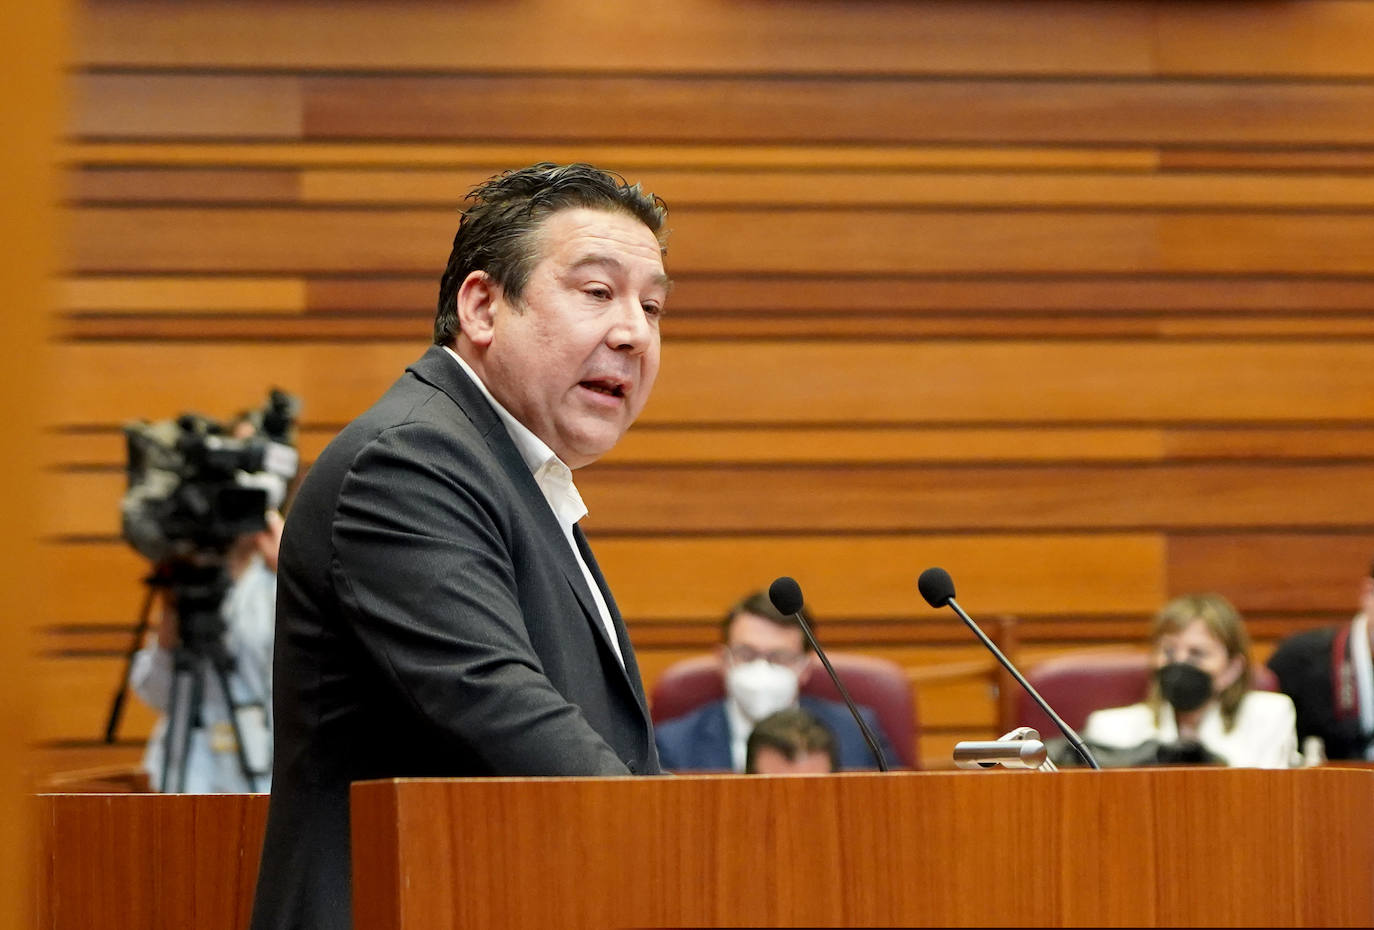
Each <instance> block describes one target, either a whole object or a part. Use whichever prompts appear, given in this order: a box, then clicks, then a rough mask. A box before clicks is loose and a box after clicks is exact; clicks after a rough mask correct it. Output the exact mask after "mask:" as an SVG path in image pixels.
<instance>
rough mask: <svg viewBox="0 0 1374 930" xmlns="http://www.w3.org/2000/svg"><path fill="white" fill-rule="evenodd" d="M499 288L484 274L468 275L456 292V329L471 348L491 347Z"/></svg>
mask: <svg viewBox="0 0 1374 930" xmlns="http://www.w3.org/2000/svg"><path fill="white" fill-rule="evenodd" d="M500 299H501V286H500V285H499V284H497V283H496V279H495V278H493V277H492V276H491V275H489V274H487V273H486V272H485V271H473V272H469V273H468V276H467V277H466V278H464V279H463V283H462V284H461V285H460V286H459V288H458V327H459V330H460V331H461V332H462V334H463V337H464V338H465V339H467V341H468V342H471V343H472V344H474V345H478V346H487V345H490V344H491V338H492V332H493V330H494V329H495V324H496V303H497V301H498V300H500Z"/></svg>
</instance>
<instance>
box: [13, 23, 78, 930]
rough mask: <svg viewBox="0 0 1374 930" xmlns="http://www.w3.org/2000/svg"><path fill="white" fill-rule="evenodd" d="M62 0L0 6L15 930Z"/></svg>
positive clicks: (40, 491)
mask: <svg viewBox="0 0 1374 930" xmlns="http://www.w3.org/2000/svg"><path fill="white" fill-rule="evenodd" d="M70 12H71V9H70V5H69V4H67V3H64V2H60V0H59V2H55V3H44V4H40V5H37V6H33V7H30V6H27V5H23V4H20V5H15V4H6V5H5V6H4V7H3V9H0V80H3V82H4V86H6V87H8V88H10V90H9V91H7V92H6V93H5V94H4V95H3V99H2V100H0V119H3V122H4V125H5V127H6V129H5V145H4V147H3V150H0V176H3V177H4V196H3V197H0V222H3V224H4V228H5V230H6V236H5V249H4V256H3V258H0V299H2V300H3V302H4V315H5V352H6V359H5V365H4V367H3V370H0V396H3V397H4V398H5V406H6V416H5V427H4V433H3V437H2V438H0V512H3V514H4V517H5V534H4V539H3V541H0V565H2V566H3V576H2V577H3V579H4V588H5V605H4V614H3V617H0V653H2V654H3V655H4V657H5V673H4V675H3V676H0V930H26V928H31V927H33V926H34V919H35V917H36V902H37V900H38V896H37V894H35V889H36V888H37V887H38V885H37V882H38V881H39V878H40V876H41V874H42V871H41V869H39V868H38V867H37V864H36V857H35V855H34V850H35V840H36V839H37V838H38V836H39V835H40V833H39V830H38V829H37V825H38V818H37V816H36V812H35V810H34V808H33V803H32V800H31V792H32V791H33V790H34V786H35V783H36V781H37V779H38V778H39V777H40V776H41V775H42V774H43V772H42V769H41V768H40V767H39V766H40V765H41V760H40V759H38V758H37V757H36V755H35V754H34V752H33V748H32V747H33V742H34V739H35V735H36V733H37V727H36V726H35V720H34V718H35V715H36V714H37V713H39V712H41V709H42V701H41V698H40V696H39V694H38V692H37V685H38V683H39V680H40V674H39V668H38V663H37V661H36V660H35V658H34V656H33V650H34V648H35V645H36V641H37V636H36V633H37V629H38V627H39V626H40V625H41V624H42V622H43V619H42V618H43V615H44V613H45V612H46V611H47V610H48V609H49V608H50V606H51V605H52V604H53V603H54V602H55V601H56V600H57V595H56V593H55V592H54V591H53V590H52V588H51V585H50V583H49V576H48V572H49V569H50V568H51V565H50V563H49V562H48V560H47V559H46V557H45V555H46V554H45V553H44V552H43V550H42V549H41V547H40V545H39V539H40V537H41V535H42V533H43V532H44V527H43V521H44V518H45V515H46V512H47V508H48V506H50V504H51V501H52V498H51V496H50V492H51V488H50V487H49V486H48V484H47V482H46V481H45V476H44V474H43V472H42V466H43V464H44V461H45V458H46V454H47V453H46V450H45V449H44V448H43V426H44V425H45V423H46V422H48V419H49V416H50V411H49V409H48V405H47V400H48V397H49V392H48V390H47V386H48V385H49V384H51V383H52V380H53V377H54V374H55V370H54V369H52V368H51V367H50V363H51V357H50V353H49V347H48V340H49V338H50V333H51V327H50V323H51V316H52V314H53V312H54V309H55V308H54V301H53V294H52V292H51V282H52V280H53V278H54V277H55V276H56V275H57V274H58V272H59V269H60V268H61V267H62V255H61V228H62V227H61V217H60V216H59V215H58V211H57V209H56V208H55V204H56V202H57V194H58V190H59V176H58V172H57V170H56V168H55V160H56V157H57V146H56V144H55V140H56V139H58V138H59V136H60V133H61V131H62V123H63V120H62V107H63V104H64V101H63V98H62V93H61V82H62V70H63V67H64V65H65V57H66V54H67V49H68V44H67V43H68V30H69V27H70Z"/></svg>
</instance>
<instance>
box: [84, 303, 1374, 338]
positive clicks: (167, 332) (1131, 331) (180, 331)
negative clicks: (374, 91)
mask: <svg viewBox="0 0 1374 930" xmlns="http://www.w3.org/2000/svg"><path fill="white" fill-rule="evenodd" d="M430 317H431V314H430V313H429V312H428V311H423V312H417V313H414V314H411V315H409V316H408V317H403V316H399V315H387V316H381V317H376V316H359V315H349V316H341V317H325V316H321V315H311V316H295V315H292V316H285V317H282V316H273V317H269V316H266V315H263V314H253V315H247V316H243V317H236V318H235V317H228V316H222V317H210V318H204V317H199V316H194V315H191V316H187V317H184V318H171V317H168V316H166V315H162V316H160V317H158V318H153V319H149V318H147V317H141V316H93V315H83V316H80V317H69V318H68V319H66V320H64V321H63V323H62V325H60V326H59V327H58V328H57V333H58V335H59V336H60V337H62V338H65V339H70V340H73V341H76V340H101V341H120V342H122V341H127V340H131V339H150V340H187V339H194V340H198V341H215V340H219V341H240V340H243V339H258V340H265V341H292V342H302V341H307V340H329V341H335V342H359V341H364V340H386V341H390V340H396V339H405V338H409V337H412V336H414V335H415V334H416V333H418V332H420V331H422V330H424V329H425V328H427V327H428V325H429V320H430ZM859 329H861V330H862V331H863V332H864V333H865V334H867V335H868V336H869V337H871V338H874V339H916V338H936V339H939V338H972V339H977V338H993V339H1008V338H1024V339H1038V338H1046V339H1101V338H1146V339H1148V338H1161V337H1180V338H1185V339H1231V338H1242V339H1292V340H1301V339H1337V338H1347V337H1349V338H1356V339H1368V338H1371V337H1374V317H1368V316H1364V317H1352V316H1298V317H1278V316H1266V317H1263V318H1259V319H1229V318H1225V317H1221V318H1218V317H1194V318H1191V319H1180V318H1176V317H1169V316H1166V317H1163V318H1158V317H1153V316H1145V317H1129V316H1122V317H1106V318H1093V319H1089V318H1083V317H1058V316H1054V317H1033V316H1027V315H1018V316H1013V317H990V318H986V319H971V318H969V317H954V316H950V317H938V316H933V315H932V316H919V317H914V316H898V317H879V316H870V317H867V318H863V319H861V318H859V317H857V316H856V315H849V316H843V317H840V316H836V317H821V316H817V315H812V314H808V315H805V316H803V317H801V318H796V317H790V316H767V317H748V316H736V317H722V316H695V317H692V316H687V317H683V316H675V317H674V318H673V326H672V331H673V335H674V336H675V337H677V338H681V339H711V340H722V341H724V340H732V339H770V338H781V339H798V338H803V339H820V338H827V337H838V338H842V339H844V338H850V337H852V336H853V335H854V333H855V331H856V330H859Z"/></svg>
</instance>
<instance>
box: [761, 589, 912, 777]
mask: <svg viewBox="0 0 1374 930" xmlns="http://www.w3.org/2000/svg"><path fill="white" fill-rule="evenodd" d="M768 600H770V601H772V602H773V606H774V607H775V608H777V611H778V613H780V614H787V615H788V616H790V617H794V618H795V619H796V621H797V622H798V623H799V624H801V628H802V632H803V633H805V634H806V639H807V641H808V642H810V643H811V648H812V649H814V650H816V655H818V656H820V658H821V664H822V665H824V666H825V670H826V672H827V673H829V675H830V680H831V681H833V682H834V683H835V690H837V691H839V692H840V697H842V698H844V702H845V704H846V705H848V707H849V713H850V714H851V715H852V716H853V717H854V722H855V723H857V724H858V725H859V732H861V733H862V734H863V735H864V740H865V741H866V742H867V743H868V748H869V749H870V750H872V752H873V758H874V759H876V760H878V771H880V772H886V771H887V770H888V769H887V759H885V758H883V751H882V750H881V749H879V748H878V741H877V739H875V738H874V736H873V732H872V731H871V730H869V728H868V724H866V723H864V718H863V715H862V714H860V713H859V708H858V707H856V706H855V705H854V699H853V698H851V697H850V696H849V690H848V689H847V688H845V686H844V682H842V681H840V676H839V675H837V674H835V668H834V666H832V665H831V664H830V659H829V658H828V657H827V656H826V654H825V650H824V649H822V648H821V644H820V643H818V642H816V637H815V635H814V634H813V633H812V632H811V625H810V624H809V623H807V622H806V618H805V617H803V616H802V614H801V609H802V603H803V602H802V592H801V585H799V584H797V582H796V581H795V580H793V579H791V578H788V577H787V576H786V575H784V576H783V577H781V578H778V579H776V580H775V581H774V582H773V583H772V584H771V585H769V586H768Z"/></svg>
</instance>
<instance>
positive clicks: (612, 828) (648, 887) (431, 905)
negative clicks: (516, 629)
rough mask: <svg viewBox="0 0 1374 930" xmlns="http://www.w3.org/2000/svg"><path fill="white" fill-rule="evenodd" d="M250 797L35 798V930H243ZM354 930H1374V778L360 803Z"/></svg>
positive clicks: (613, 785) (552, 785)
mask: <svg viewBox="0 0 1374 930" xmlns="http://www.w3.org/2000/svg"><path fill="white" fill-rule="evenodd" d="M266 802H267V799H266V797H265V796H263V795H206V796H199V797H190V796H171V795H156V794H108V795H96V794H50V795H40V796H39V797H38V806H39V817H38V822H39V824H40V831H39V832H40V836H39V839H40V847H41V848H40V866H39V868H38V870H37V872H38V875H39V882H38V888H37V896H38V902H37V903H38V907H37V909H36V913H37V914H38V916H39V920H38V926H39V927H40V928H44V930H78V928H79V930H163V928H166V930H182V928H188V927H195V928H197V930H244V928H245V927H246V926H247V919H248V914H249V911H250V909H251V902H252V894H253V883H254V881H255V879H256V871H257V860H258V851H259V849H260V847H261V843H262V829H263V825H264V822H265V817H266V810H267V803H266ZM353 805H354V824H353V829H354V837H355V841H354V863H355V874H356V875H357V880H356V881H355V885H354V900H355V909H356V918H357V919H356V926H357V928H358V930H402V928H404V930H416V928H424V930H444V928H459V927H480V928H484V930H486V928H493V930H494V928H503V927H521V928H527V927H558V928H582V927H587V928H591V927H595V928H599V930H600V928H606V927H719V926H759V927H763V926H979V927H984V926H1191V927H1200V926H1327V927H1330V926H1370V925H1374V830H1371V829H1370V825H1371V824H1374V769H1370V768H1339V767H1335V766H1332V767H1323V768H1319V769H1305V770H1297V771H1285V772H1268V771H1258V770H1245V769H1182V768H1179V769H1137V770H1111V771H1106V772H1091V771H1086V770H1073V771H1065V772H1060V773H1058V774H1056V775H1046V774H1040V773H1034V772H1004V771H985V772H981V771H975V772H939V773H936V772H916V773H888V774H885V775H884V774H876V773H854V774H844V775H833V776H793V777H763V776H739V775H721V776H706V775H698V776H677V777H671V778H624V779H618V778H608V779H452V780H448V779H422V780H393V781H379V782H367V783H360V784H358V785H355V786H354V788H353Z"/></svg>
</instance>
